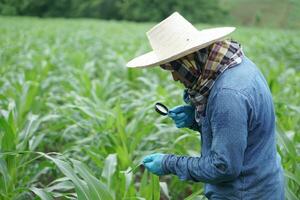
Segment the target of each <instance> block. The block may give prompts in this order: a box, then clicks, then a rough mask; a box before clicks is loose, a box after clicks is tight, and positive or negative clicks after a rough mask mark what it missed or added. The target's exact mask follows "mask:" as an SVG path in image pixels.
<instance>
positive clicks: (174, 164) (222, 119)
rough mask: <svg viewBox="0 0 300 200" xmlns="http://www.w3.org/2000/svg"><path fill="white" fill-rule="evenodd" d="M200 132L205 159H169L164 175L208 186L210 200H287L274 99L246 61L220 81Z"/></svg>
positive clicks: (262, 78) (168, 157) (265, 83)
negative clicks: (170, 174) (168, 174)
mask: <svg viewBox="0 0 300 200" xmlns="http://www.w3.org/2000/svg"><path fill="white" fill-rule="evenodd" d="M199 131H200V132H201V142H202V146H201V156H199V157H189V156H176V155H171V154H168V155H166V156H164V158H163V162H162V163H163V170H164V171H165V172H166V173H172V174H175V175H177V176H178V177H179V178H180V179H181V180H192V181H195V182H198V181H201V182H204V183H206V184H205V196H206V197H207V198H209V199H230V200H235V199H243V200H246V199H251V200H252V199H255V200H256V199H259V200H276V199H280V200H283V199H284V177H283V169H282V167H281V162H280V156H279V154H278V153H277V151H276V139H275V113H274V106H273V100H272V95H271V92H270V90H269V87H268V85H267V82H266V80H265V78H264V77H263V75H262V74H261V72H260V71H259V69H258V68H257V67H256V66H255V64H254V63H252V62H251V61H250V60H249V59H248V58H247V57H244V58H243V61H242V63H241V64H239V65H238V66H236V67H233V68H230V69H227V70H226V71H225V72H224V73H223V74H222V75H221V76H220V77H219V78H218V80H217V81H216V83H215V85H214V86H213V88H212V90H211V92H210V95H209V98H208V102H207V106H206V110H205V116H203V119H202V122H201V124H199Z"/></svg>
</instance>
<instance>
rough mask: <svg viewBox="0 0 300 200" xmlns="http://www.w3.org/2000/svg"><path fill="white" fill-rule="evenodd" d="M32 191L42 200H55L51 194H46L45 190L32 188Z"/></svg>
mask: <svg viewBox="0 0 300 200" xmlns="http://www.w3.org/2000/svg"><path fill="white" fill-rule="evenodd" d="M30 190H31V191H32V192H34V193H35V194H36V195H37V196H39V197H40V198H41V199H42V200H54V199H53V198H52V197H51V195H50V193H48V192H46V191H45V190H43V189H40V188H36V187H31V188H30Z"/></svg>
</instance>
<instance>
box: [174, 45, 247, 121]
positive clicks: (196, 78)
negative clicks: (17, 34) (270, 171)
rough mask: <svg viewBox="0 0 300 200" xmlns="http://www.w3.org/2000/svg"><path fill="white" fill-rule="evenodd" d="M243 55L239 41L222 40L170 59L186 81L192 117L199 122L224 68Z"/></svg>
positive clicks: (187, 97)
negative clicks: (193, 114)
mask: <svg viewBox="0 0 300 200" xmlns="http://www.w3.org/2000/svg"><path fill="white" fill-rule="evenodd" d="M242 57H243V51H242V48H241V45H240V44H239V43H238V42H235V41H233V40H223V41H219V42H215V43H213V44H212V45H210V46H209V47H207V48H204V49H201V50H199V51H197V52H195V53H193V54H190V55H187V56H185V57H183V58H180V59H178V60H176V61H173V62H171V65H172V67H173V68H174V70H176V71H177V72H178V73H179V74H180V75H181V76H182V77H184V79H185V81H186V83H187V85H186V87H187V89H186V90H185V94H186V95H185V101H186V102H187V103H190V104H192V105H194V106H195V107H196V111H195V118H196V121H197V122H198V123H199V122H200V121H201V118H202V116H203V114H204V112H205V108H206V103H207V99H208V96H209V93H210V90H211V89H212V87H213V85H214V83H215V82H216V80H217V79H218V77H219V76H220V75H221V74H222V73H223V72H224V71H225V70H226V69H228V68H232V67H234V66H236V65H237V64H239V63H241V62H242Z"/></svg>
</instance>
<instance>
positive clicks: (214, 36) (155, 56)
mask: <svg viewBox="0 0 300 200" xmlns="http://www.w3.org/2000/svg"><path fill="white" fill-rule="evenodd" d="M234 30H235V28H234V27H220V28H211V29H204V30H201V31H199V30H197V29H196V28H195V27H194V26H193V25H192V24H191V23H190V22H189V21H187V20H186V19H185V18H184V17H182V16H181V15H180V14H179V13H178V12H174V13H173V14H172V15H170V16H169V17H168V18H166V19H164V20H163V21H161V22H160V23H159V24H157V25H155V26H154V27H153V28H151V29H150V30H149V31H148V32H147V37H148V40H149V42H150V45H151V47H152V49H153V51H150V52H148V53H146V54H143V55H141V56H138V57H136V58H134V59H132V60H131V61H129V62H128V63H127V64H126V66H127V67H131V68H143V67H152V66H158V65H161V64H164V63H167V62H170V61H173V60H176V59H178V58H181V57H184V56H186V55H188V54H190V53H193V52H195V51H198V50H199V49H202V48H204V47H207V46H209V45H210V44H212V43H214V42H216V41H219V40H222V39H224V38H225V37H226V36H227V35H229V34H230V33H231V32H233V31H234Z"/></svg>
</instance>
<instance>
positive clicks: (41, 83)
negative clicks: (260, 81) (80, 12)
mask: <svg viewBox="0 0 300 200" xmlns="http://www.w3.org/2000/svg"><path fill="white" fill-rule="evenodd" d="M152 25H153V24H135V23H128V22H106V21H99V20H82V19H80V20H63V19H44V20H41V19H36V18H5V17H2V18H0V66H1V67H0V74H1V77H0V200H4V199H5V200H6V199H7V200H8V199H19V200H21V199H43V200H49V199H79V200H97V199H105V200H109V199H116V200H119V199H124V200H125V199H147V200H148V199H154V200H158V199H160V198H161V199H169V198H172V199H184V198H187V199H201V197H202V196H203V185H202V184H200V183H196V184H192V183H189V182H181V181H179V179H178V178H177V177H175V176H166V177H162V178H160V179H159V178H158V177H157V176H153V175H151V174H149V173H147V171H145V170H144V169H143V168H142V167H137V168H136V166H138V165H139V163H140V161H141V159H142V157H143V156H144V155H147V154H149V153H152V152H164V153H175V154H185V155H199V151H200V141H199V133H196V132H193V131H191V130H187V129H176V127H175V125H174V124H173V123H172V122H171V120H170V119H167V118H165V117H163V116H160V115H158V114H157V113H156V112H155V110H154V108H153V106H154V104H155V102H157V101H161V102H163V103H165V104H166V105H167V106H168V107H172V106H176V105H179V104H182V103H183V102H182V98H181V97H182V89H183V88H182V86H181V85H179V84H177V83H176V84H175V83H174V82H172V80H171V76H170V74H168V73H167V72H164V71H161V70H159V69H157V68H153V69H148V70H144V69H142V70H129V69H126V68H125V63H126V61H128V60H129V59H130V58H132V57H134V56H135V55H139V54H141V53H143V52H146V51H147V50H149V49H150V47H149V46H148V41H147V38H146V36H145V32H146V31H147V30H148V29H149V28H150V27H151V26H152ZM207 26H208V25H199V26H198V27H199V28H203V27H207ZM299 34H300V32H299V31H282V30H275V29H272V30H268V29H265V30H260V29H255V28H251V29H250V28H242V27H241V28H238V29H237V31H236V32H235V33H234V34H233V38H234V39H236V40H238V41H240V42H241V43H242V44H243V47H244V51H245V53H246V55H248V57H250V58H251V59H252V60H253V61H254V62H255V63H256V64H257V65H258V66H259V67H260V69H261V70H262V72H263V73H264V75H265V76H266V79H267V81H268V83H269V86H270V88H271V90H272V93H273V97H274V103H275V107H276V115H277V126H278V151H279V152H280V154H281V156H282V163H283V166H284V169H285V175H286V180H287V186H286V197H287V199H289V200H291V199H297V197H299V196H300V170H299V167H300V166H299V162H300V158H299V151H300V134H299V130H300V106H299V105H300V89H299V88H300V72H299V70H300V65H299V63H300V57H299V51H300V38H299V37H298V35H299ZM131 169H133V170H132V171H130V170H131ZM188 196H189V197H188Z"/></svg>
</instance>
